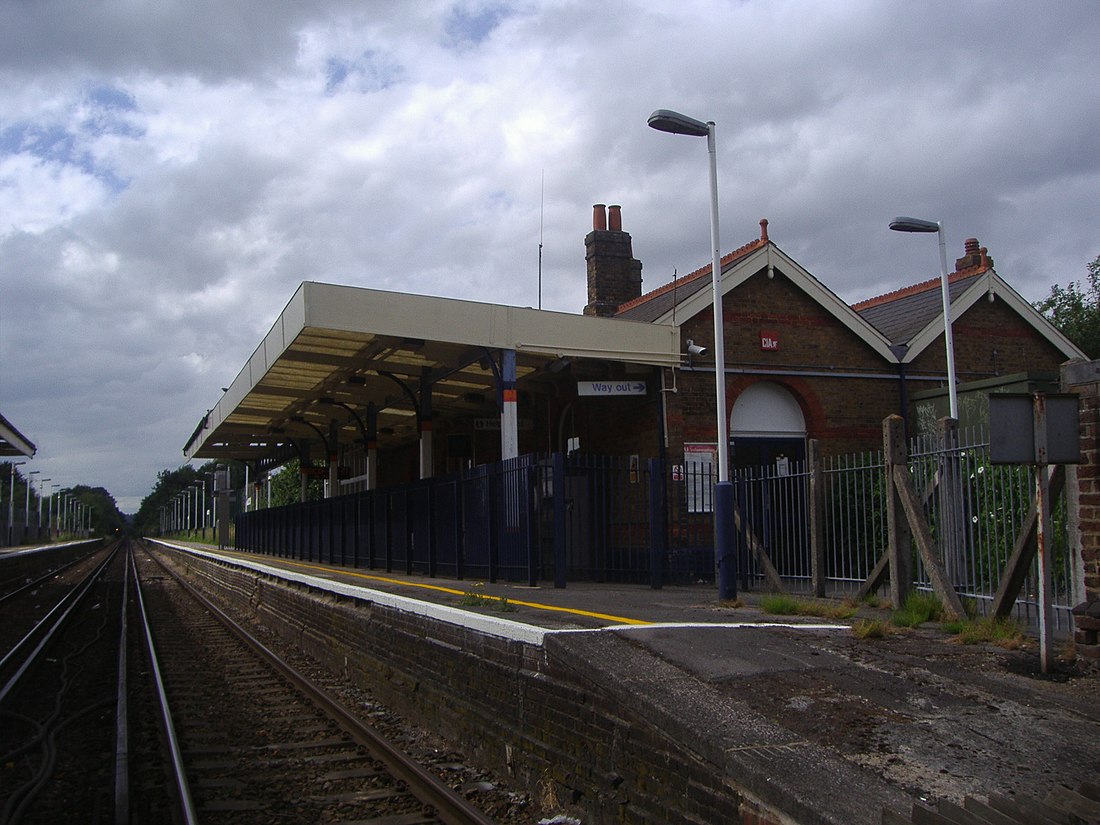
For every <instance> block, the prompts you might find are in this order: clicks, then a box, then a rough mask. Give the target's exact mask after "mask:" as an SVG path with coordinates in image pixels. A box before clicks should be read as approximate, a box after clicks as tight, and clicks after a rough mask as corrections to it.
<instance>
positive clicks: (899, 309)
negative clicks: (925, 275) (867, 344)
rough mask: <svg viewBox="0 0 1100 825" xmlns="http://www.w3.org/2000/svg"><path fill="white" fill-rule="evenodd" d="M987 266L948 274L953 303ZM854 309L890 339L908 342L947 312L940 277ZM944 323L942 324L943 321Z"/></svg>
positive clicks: (893, 342)
mask: <svg viewBox="0 0 1100 825" xmlns="http://www.w3.org/2000/svg"><path fill="white" fill-rule="evenodd" d="M986 271H987V270H985V269H981V270H967V271H965V272H956V273H955V274H954V275H949V276H948V277H947V284H948V294H949V295H950V300H951V302H952V303H954V302H955V299H957V298H958V297H959V296H960V295H962V294H963V293H964V292H966V290H967V289H969V288H970V286H971V285H972V284H973V283H974V282H975V281H976V280H977V279H978V278H980V277H982V276H983V275H984V274H985V273H986ZM852 309H854V310H855V311H856V312H857V313H859V315H860V316H861V317H862V318H863V319H864V320H865V321H867V323H869V324H870V325H871V326H873V327H875V329H877V330H878V331H879V332H881V333H882V334H883V335H885V336H886V337H887V338H889V339H890V343H892V344H908V343H909V342H910V341H912V340H913V336H915V335H916V334H917V333H918V332H920V331H921V330H923V329H924V328H925V327H926V326H928V324H929V322H930V321H932V319H934V318H937V317H939V316H940V315H942V314H943V299H942V297H941V293H940V279H939V278H933V279H932V280H930V281H925V282H923V283H920V284H914V285H913V286H909V287H905V288H904V289H899V290H897V291H896V292H891V293H888V294H886V295H880V296H878V297H876V298H869V299H868V300H866V301H861V302H860V303H858V304H853V306H852ZM941 326H942V325H941Z"/></svg>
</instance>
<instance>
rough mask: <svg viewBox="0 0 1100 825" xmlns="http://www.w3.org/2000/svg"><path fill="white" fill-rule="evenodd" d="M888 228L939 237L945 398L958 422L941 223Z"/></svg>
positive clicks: (897, 221)
mask: <svg viewBox="0 0 1100 825" xmlns="http://www.w3.org/2000/svg"><path fill="white" fill-rule="evenodd" d="M890 228H891V229H893V230H894V231H895V232H936V233H938V234H939V237H940V293H941V298H942V300H943V342H944V347H945V349H946V350H947V398H948V401H949V402H950V406H951V417H952V418H954V419H955V420H956V421H958V420H959V397H958V393H957V392H956V391H955V343H954V340H953V336H952V335H951V294H950V291H949V290H948V286H947V245H946V244H945V242H944V238H943V221H926V220H923V219H921V218H894V219H893V220H892V221H890Z"/></svg>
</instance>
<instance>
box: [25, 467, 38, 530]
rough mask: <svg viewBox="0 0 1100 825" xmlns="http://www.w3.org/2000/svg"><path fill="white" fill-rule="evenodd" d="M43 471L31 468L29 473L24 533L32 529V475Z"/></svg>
mask: <svg viewBox="0 0 1100 825" xmlns="http://www.w3.org/2000/svg"><path fill="white" fill-rule="evenodd" d="M41 472H42V471H41V470H31V471H30V472H29V473H27V502H26V504H25V505H23V535H26V534H27V533H29V532H30V530H31V484H32V483H33V482H34V479H33V478H31V476H36V475H38V474H39V473H41Z"/></svg>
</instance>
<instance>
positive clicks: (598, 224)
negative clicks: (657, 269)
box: [584, 203, 642, 318]
mask: <svg viewBox="0 0 1100 825" xmlns="http://www.w3.org/2000/svg"><path fill="white" fill-rule="evenodd" d="M584 248H585V256H584V257H585V260H586V261H587V263H588V305H587V306H586V307H585V308H584V314H585V315H597V316H600V317H604V318H607V317H610V316H612V315H614V314H615V313H616V311H617V310H618V309H619V307H620V306H621V305H622V304H625V303H626V302H627V301H632V300H634V299H635V298H637V297H639V296H640V295H641V294H642V262H641V261H638V260H635V258H634V252H633V250H632V248H631V242H630V234H629V233H627V232H623V215H622V207H621V206H618V205H614V206H610V207H606V211H605V206H604V204H602V203H597V204H595V205H594V206H593V207H592V231H591V232H589V233H588V235H587V236H585V239H584Z"/></svg>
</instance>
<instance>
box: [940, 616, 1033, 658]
mask: <svg viewBox="0 0 1100 825" xmlns="http://www.w3.org/2000/svg"><path fill="white" fill-rule="evenodd" d="M943 630H944V632H945V633H949V634H951V635H952V636H955V637H956V638H957V639H958V640H959V642H961V643H962V644H967V645H974V644H993V645H997V646H998V647H1003V648H1006V649H1007V650H1016V649H1017V648H1019V647H1020V646H1021V645H1022V644H1023V642H1024V631H1023V629H1022V628H1021V627H1020V624H1019V623H1018V622H1016V621H1013V620H1012V619H998V618H993V617H989V616H983V617H981V618H977V619H966V620H963V621H958V620H954V621H949V622H944V623H943Z"/></svg>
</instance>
